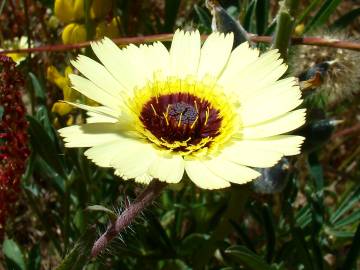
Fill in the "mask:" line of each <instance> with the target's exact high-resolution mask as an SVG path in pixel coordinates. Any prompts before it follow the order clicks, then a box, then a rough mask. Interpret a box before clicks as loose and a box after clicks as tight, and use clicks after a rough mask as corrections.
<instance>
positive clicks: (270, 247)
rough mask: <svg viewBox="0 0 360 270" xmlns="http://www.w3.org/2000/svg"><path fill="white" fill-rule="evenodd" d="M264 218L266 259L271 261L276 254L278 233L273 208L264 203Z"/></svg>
mask: <svg viewBox="0 0 360 270" xmlns="http://www.w3.org/2000/svg"><path fill="white" fill-rule="evenodd" d="M261 210H262V211H261V213H262V220H263V222H264V225H263V228H264V229H265V234H266V240H267V243H266V261H267V262H271V261H272V258H273V256H274V251H275V244H276V235H275V227H274V220H273V216H272V212H271V208H270V207H269V206H268V205H266V204H265V205H263V207H262V209H261Z"/></svg>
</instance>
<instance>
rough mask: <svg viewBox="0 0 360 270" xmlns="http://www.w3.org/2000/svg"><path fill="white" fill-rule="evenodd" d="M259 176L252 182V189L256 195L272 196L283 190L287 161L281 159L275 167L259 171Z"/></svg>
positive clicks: (287, 170) (288, 168)
mask: <svg viewBox="0 0 360 270" xmlns="http://www.w3.org/2000/svg"><path fill="white" fill-rule="evenodd" d="M260 172H261V176H259V177H258V178H257V179H255V180H254V181H253V182H252V189H253V190H254V191H255V192H256V193H262V194H273V193H278V192H281V191H283V190H284V188H285V186H286V183H287V180H288V178H289V177H288V176H289V172H290V163H289V160H288V159H287V158H285V157H283V158H282V159H281V160H280V161H279V162H278V163H277V164H276V165H275V166H273V167H271V168H265V169H260Z"/></svg>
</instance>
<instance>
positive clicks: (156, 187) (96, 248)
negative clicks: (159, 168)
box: [91, 180, 167, 257]
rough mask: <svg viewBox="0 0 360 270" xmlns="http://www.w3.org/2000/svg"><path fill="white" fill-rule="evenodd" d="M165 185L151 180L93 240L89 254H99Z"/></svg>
mask: <svg viewBox="0 0 360 270" xmlns="http://www.w3.org/2000/svg"><path fill="white" fill-rule="evenodd" d="M166 186H167V184H166V183H164V182H160V181H158V180H153V181H152V182H151V183H150V184H149V186H147V188H146V189H145V190H144V191H143V192H142V193H141V194H140V195H139V196H138V197H137V198H136V199H135V202H134V203H132V204H130V205H129V206H128V207H127V208H126V209H125V211H124V212H122V213H121V215H120V216H118V218H117V219H116V221H115V222H113V223H112V224H110V225H109V227H108V229H107V230H106V232H105V233H104V234H103V235H101V236H100V238H99V239H98V240H96V241H95V243H94V245H93V247H92V250H91V256H92V257H95V256H97V255H98V254H100V253H101V251H103V250H104V249H105V248H106V246H107V245H108V244H109V243H110V241H111V240H112V239H114V237H116V235H117V234H118V233H120V232H121V231H122V230H124V229H125V228H126V227H128V226H129V225H130V224H131V223H132V222H133V221H134V219H135V218H136V217H137V216H138V215H139V214H140V213H141V212H142V211H143V210H144V209H145V208H146V207H147V206H148V205H149V204H151V203H152V202H153V201H154V200H155V199H156V198H157V197H158V196H159V195H160V193H161V192H162V190H163V189H164V188H165V187H166Z"/></svg>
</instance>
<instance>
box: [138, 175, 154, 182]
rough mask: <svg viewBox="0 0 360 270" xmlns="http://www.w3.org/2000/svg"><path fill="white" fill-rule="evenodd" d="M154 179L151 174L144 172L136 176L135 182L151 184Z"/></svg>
mask: <svg viewBox="0 0 360 270" xmlns="http://www.w3.org/2000/svg"><path fill="white" fill-rule="evenodd" d="M152 179H153V177H152V176H151V175H149V174H148V173H144V174H142V175H139V176H137V177H135V182H136V183H139V184H149V183H150V182H151V180H152Z"/></svg>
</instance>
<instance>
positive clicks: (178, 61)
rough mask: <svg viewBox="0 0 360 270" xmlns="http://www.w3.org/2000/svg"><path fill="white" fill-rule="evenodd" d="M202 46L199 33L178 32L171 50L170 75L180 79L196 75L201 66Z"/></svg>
mask: <svg viewBox="0 0 360 270" xmlns="http://www.w3.org/2000/svg"><path fill="white" fill-rule="evenodd" d="M200 46H201V41H200V33H199V31H197V30H196V31H194V32H184V31H180V30H177V31H176V32H175V34H174V37H173V41H172V43H171V48H170V75H172V76H178V77H179V78H184V77H186V76H187V75H195V74H196V72H197V70H198V66H199V59H200Z"/></svg>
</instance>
